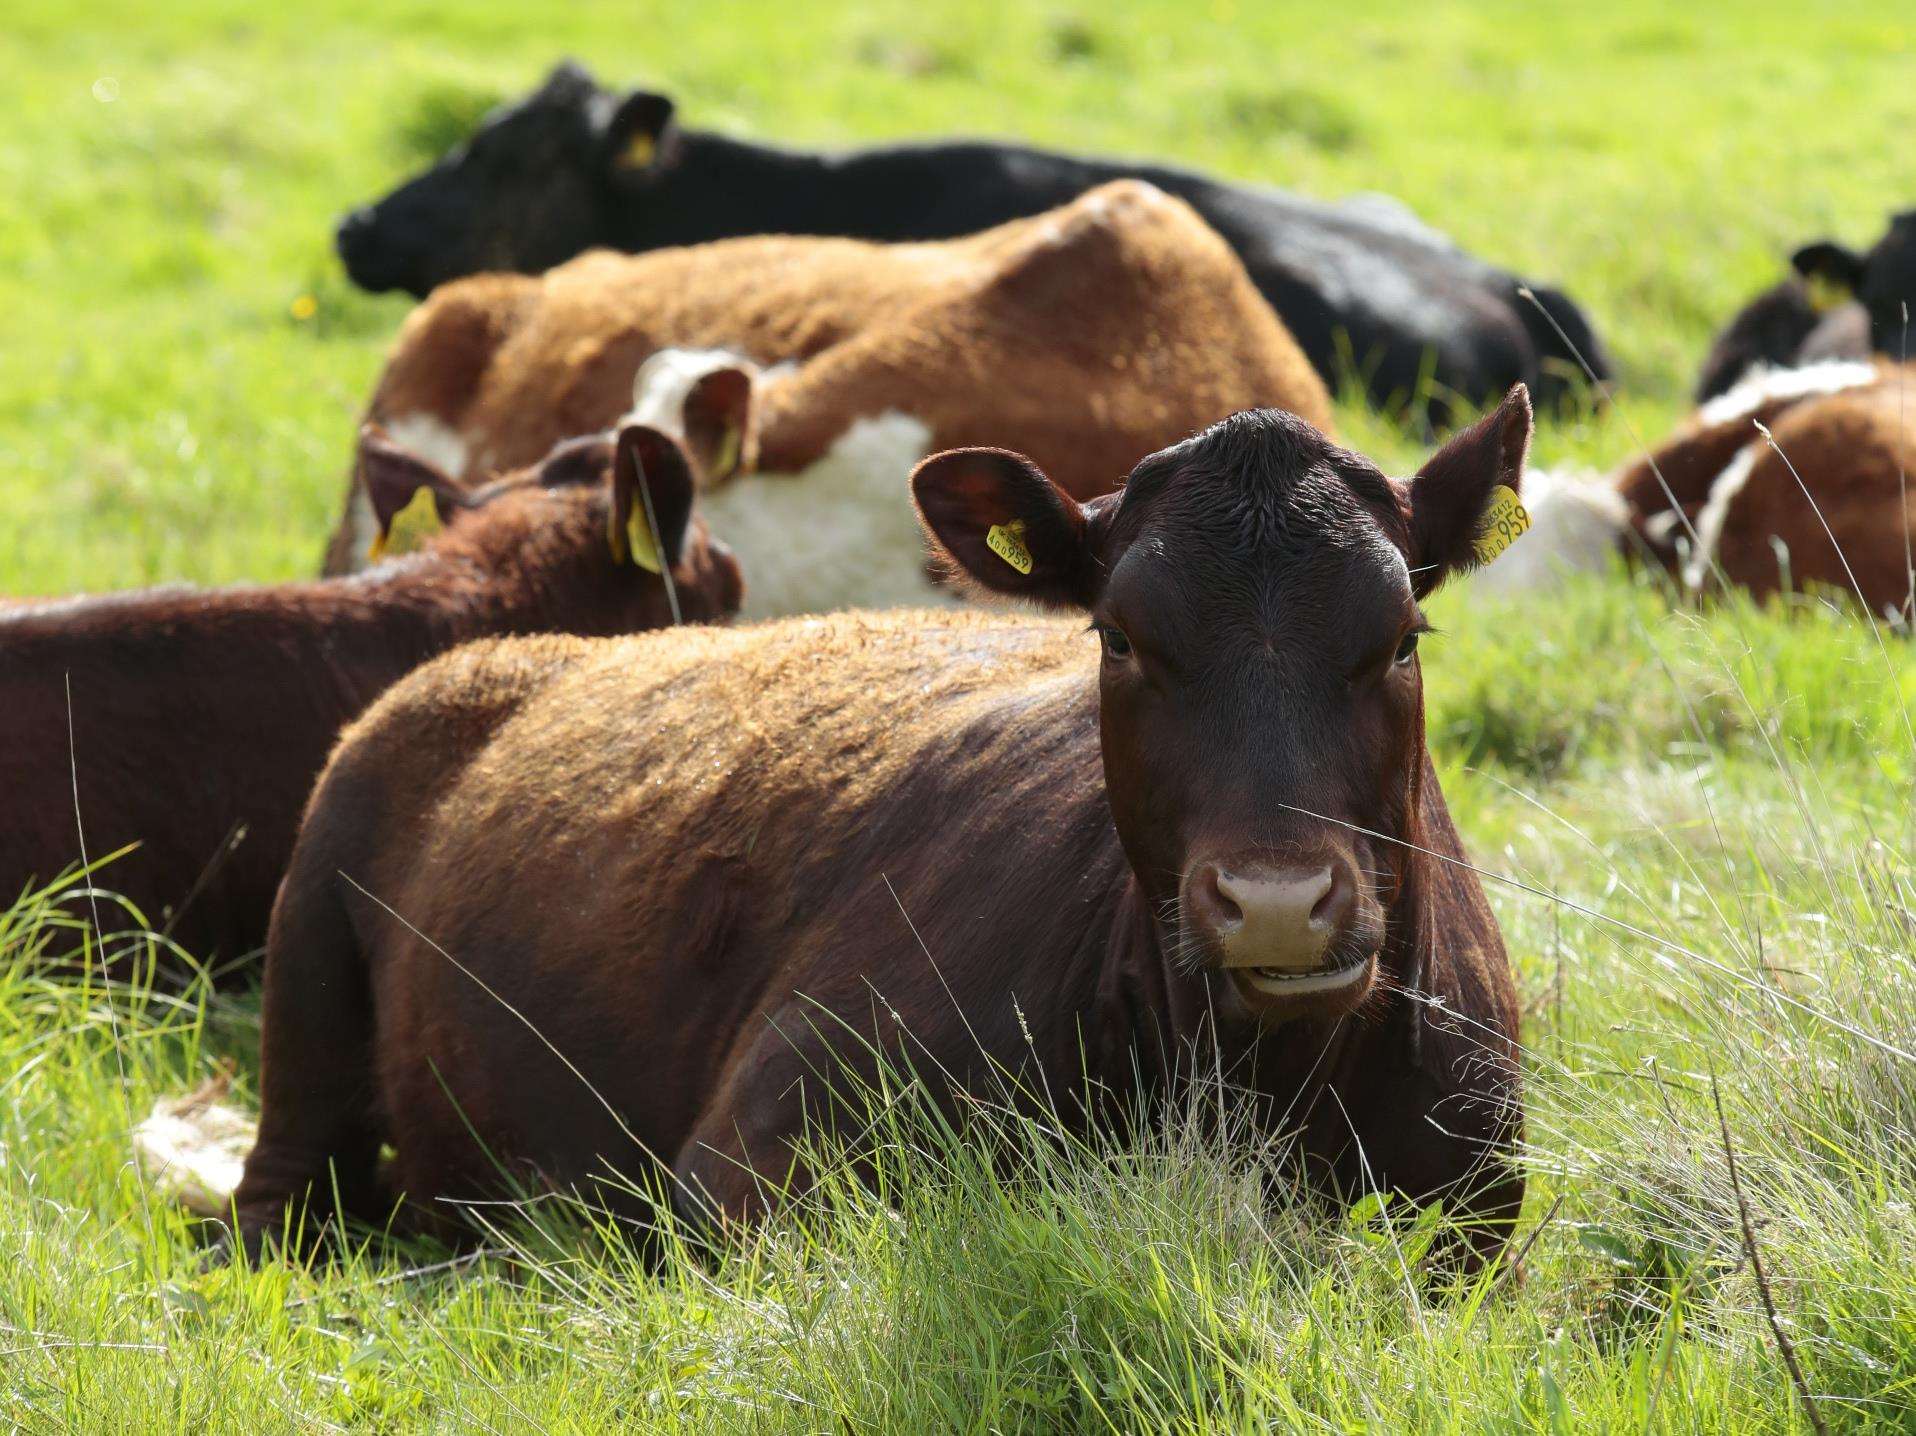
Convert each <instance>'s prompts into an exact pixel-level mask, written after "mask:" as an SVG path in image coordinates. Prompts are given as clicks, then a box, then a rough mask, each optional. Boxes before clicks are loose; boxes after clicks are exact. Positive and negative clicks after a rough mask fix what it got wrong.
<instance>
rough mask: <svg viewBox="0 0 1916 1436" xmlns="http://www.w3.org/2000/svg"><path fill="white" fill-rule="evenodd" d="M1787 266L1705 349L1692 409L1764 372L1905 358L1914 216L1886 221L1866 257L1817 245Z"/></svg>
mask: <svg viewBox="0 0 1916 1436" xmlns="http://www.w3.org/2000/svg"><path fill="white" fill-rule="evenodd" d="M1790 265H1791V267H1792V268H1793V269H1794V270H1795V271H1796V272H1795V273H1794V274H1792V275H1791V276H1790V277H1789V278H1788V279H1786V280H1784V281H1783V282H1782V283H1780V284H1778V285H1776V286H1775V287H1773V288H1771V289H1766V290H1765V291H1764V292H1763V293H1761V294H1759V295H1758V296H1757V297H1756V298H1755V299H1752V300H1751V301H1750V302H1749V303H1748V304H1746V305H1745V306H1744V307H1743V309H1742V310H1741V311H1740V312H1739V313H1738V314H1737V316H1736V317H1735V318H1734V319H1732V320H1731V321H1730V323H1729V325H1728V326H1727V327H1726V328H1725V329H1724V331H1723V332H1722V333H1721V334H1720V335H1718V336H1717V338H1716V341H1715V343H1713V344H1712V345H1711V346H1710V352H1709V355H1708V356H1707V357H1706V358H1705V359H1704V361H1703V371H1702V373H1701V375H1700V376H1699V377H1698V379H1697V386H1696V397H1697V402H1698V403H1704V402H1707V401H1708V400H1710V399H1714V398H1716V397H1717V396H1718V395H1720V394H1725V393H1727V392H1729V390H1730V389H1732V388H1733V387H1735V386H1736V385H1737V384H1739V383H1741V382H1742V381H1743V380H1745V379H1748V378H1750V377H1752V376H1754V375H1756V374H1757V373H1759V372H1761V371H1763V370H1767V369H1801V368H1807V367H1809V366H1811V365H1820V364H1827V363H1830V362H1832V361H1834V360H1842V359H1851V360H1858V359H1868V358H1869V357H1870V356H1871V355H1873V354H1879V355H1883V356H1885V357H1888V358H1893V359H1899V360H1900V359H1905V358H1907V357H1909V352H1910V351H1909V347H1908V340H1909V333H1908V327H1909V312H1910V310H1912V309H1916V210H1909V211H1906V212H1905V213H1903V214H1898V215H1892V216H1891V217H1890V222H1889V229H1888V231H1887V232H1886V233H1885V234H1884V235H1883V237H1882V238H1881V239H1879V240H1878V241H1877V242H1876V244H1875V246H1874V247H1872V248H1871V249H1870V250H1869V251H1868V252H1867V253H1863V254H1858V253H1857V252H1856V251H1855V250H1853V249H1850V248H1848V247H1847V246H1846V245H1842V244H1838V243H1837V242H1836V241H1834V240H1829V239H1824V240H1818V241H1817V242H1816V243H1815V244H1808V245H1805V246H1804V247H1803V248H1801V249H1799V250H1797V251H1796V253H1795V254H1793V255H1792V256H1790Z"/></svg>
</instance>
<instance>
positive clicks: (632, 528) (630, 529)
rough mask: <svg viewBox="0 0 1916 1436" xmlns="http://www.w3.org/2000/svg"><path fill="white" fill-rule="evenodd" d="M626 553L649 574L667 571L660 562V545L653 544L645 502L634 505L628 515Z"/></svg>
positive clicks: (626, 522) (641, 501) (626, 521)
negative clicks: (646, 519) (647, 521)
mask: <svg viewBox="0 0 1916 1436" xmlns="http://www.w3.org/2000/svg"><path fill="white" fill-rule="evenodd" d="M635 497H636V496H635ZM625 551H626V554H627V556H628V557H629V558H631V560H632V562H634V563H635V564H637V565H638V566H639V567H640V568H642V569H644V570H645V571H646V572H647V573H663V572H664V571H665V565H664V564H662V563H660V562H659V550H658V545H656V544H654V543H653V542H652V529H651V527H650V525H648V524H647V523H646V521H645V506H644V500H640V501H639V502H638V503H635V504H633V505H632V512H631V513H630V514H628V515H626V520H625Z"/></svg>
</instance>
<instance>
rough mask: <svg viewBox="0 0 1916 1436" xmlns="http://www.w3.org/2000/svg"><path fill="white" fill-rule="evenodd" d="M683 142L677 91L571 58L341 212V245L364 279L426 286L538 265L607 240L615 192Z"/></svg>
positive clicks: (350, 267)
mask: <svg viewBox="0 0 1916 1436" xmlns="http://www.w3.org/2000/svg"><path fill="white" fill-rule="evenodd" d="M675 142H676V132H675V130H674V128H673V123H672V102H671V101H670V100H669V99H667V98H666V97H665V96H663V95H655V94H650V93H648V92H646V91H643V90H633V91H630V92H628V93H626V94H623V95H619V94H614V93H612V92H610V91H608V90H604V89H601V88H600V87H599V85H598V83H597V82H596V81H594V80H593V78H592V76H591V75H590V74H588V73H587V72H586V71H585V70H584V69H583V68H581V67H580V66H578V65H576V64H573V63H572V62H570V61H567V62H566V63H565V64H562V65H560V66H559V67H558V68H557V69H556V70H554V71H553V72H552V73H551V75H549V76H548V77H547V78H546V82H545V83H544V84H543V85H541V86H540V87H539V88H538V89H537V90H534V91H533V92H532V93H531V94H530V95H528V96H526V97H525V98H524V99H522V100H519V101H518V102H516V103H514V104H510V105H503V106H501V107H500V108H498V109H496V110H494V111H493V112H492V113H491V114H489V115H488V116H486V118H485V120H484V121H483V122H482V123H481V124H480V126H479V129H478V131H477V132H476V133H475V134H474V135H473V136H472V138H471V139H469V140H467V141H466V142H465V143H464V144H461V145H459V146H457V147H456V148H454V149H453V150H452V151H451V152H450V153H449V154H447V155H446V156H445V157H444V158H442V159H441V160H440V161H439V162H438V163H437V164H435V165H434V166H433V167H432V168H431V169H429V170H427V171H426V172H425V173H424V174H421V175H417V176H415V177H414V178H412V179H410V180H408V181H406V183H404V184H402V185H401V186H399V188H398V189H396V190H394V191H393V192H392V193H391V194H389V195H387V196H386V197H385V198H384V199H382V200H380V201H378V202H377V203H375V204H371V205H367V206H364V207H363V208H360V209H356V210H354V211H353V212H352V213H351V214H349V215H347V216H346V217H345V218H344V219H343V220H342V221H340V225H339V234H338V244H339V257H340V258H341V259H342V260H344V261H345V264H346V272H347V273H348V274H349V275H350V276H352V280H353V282H354V283H355V284H357V285H359V286H360V287H361V288H363V289H370V290H374V291H379V290H386V289H403V290H406V291H408V292H410V293H411V294H413V295H414V296H416V297H421V298H423V297H424V296H425V295H426V293H427V292H428V291H429V290H431V289H432V288H433V286H435V285H437V284H442V283H444V282H445V281H446V280H448V279H455V278H457V277H458V276H460V275H462V274H473V273H477V272H479V271H481V270H518V271H521V272H523V273H527V274H537V273H539V272H540V271H541V270H545V269H549V268H551V267H552V266H553V265H555V264H558V263H561V262H562V261H564V260H567V259H570V258H571V257H572V256H573V255H575V254H578V253H579V252H580V251H582V250H586V249H590V248H591V247H592V246H594V245H596V244H605V243H608V242H610V240H611V239H612V228H611V218H610V216H611V215H612V213H613V212H614V211H615V209H616V207H617V204H618V201H619V199H620V198H621V196H622V195H623V194H624V193H625V192H627V191H629V190H631V189H632V188H633V187H635V186H639V185H643V184H645V183H646V182H647V180H648V178H649V176H651V175H652V174H654V173H655V172H657V171H658V170H659V169H660V168H661V167H662V166H663V165H665V164H666V163H668V161H669V158H670V152H671V150H672V148H673V146H674V144H675Z"/></svg>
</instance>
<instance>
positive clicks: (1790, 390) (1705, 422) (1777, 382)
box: [1696, 359, 1882, 428]
mask: <svg viewBox="0 0 1916 1436" xmlns="http://www.w3.org/2000/svg"><path fill="white" fill-rule="evenodd" d="M1881 377H1882V375H1881V374H1879V373H1878V372H1877V370H1876V366H1875V365H1873V364H1864V363H1860V362H1858V361H1855V360H1851V359H1832V360H1830V361H1828V362H1827V363H1823V364H1805V365H1804V366H1803V367H1802V368H1801V369H1769V368H1761V369H1756V370H1753V371H1752V372H1751V373H1750V374H1749V375H1748V376H1747V377H1745V378H1743V379H1741V380H1739V381H1738V382H1737V383H1736V385H1735V386H1734V387H1732V388H1730V389H1727V390H1725V391H1724V392H1723V393H1721V394H1719V395H1717V396H1716V398H1714V399H1712V400H1710V401H1709V402H1708V403H1706V404H1704V405H1703V406H1702V407H1701V408H1699V409H1698V410H1697V411H1696V423H1697V425H1698V426H1699V427H1705V428H1707V427H1711V426H1714V425H1717V424H1728V423H1731V422H1733V421H1735V420H1737V419H1741V418H1743V417H1744V416H1745V415H1748V414H1754V413H1756V412H1757V411H1758V410H1759V409H1761V408H1763V407H1764V406H1765V405H1766V404H1773V403H1776V402H1777V401H1778V400H1783V399H1807V398H1810V397H1812V396H1814V395H1820V394H1835V393H1838V392H1840V391H1842V390H1844V389H1860V388H1862V387H1863V386H1864V385H1866V384H1874V383H1875V382H1876V381H1877V380H1878V379H1880V378H1881Z"/></svg>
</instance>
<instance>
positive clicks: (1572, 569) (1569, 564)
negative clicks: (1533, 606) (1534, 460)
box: [1470, 469, 1630, 594]
mask: <svg viewBox="0 0 1916 1436" xmlns="http://www.w3.org/2000/svg"><path fill="white" fill-rule="evenodd" d="M1523 506H1524V508H1525V509H1527V510H1528V511H1529V513H1530V528H1529V531H1528V532H1526V533H1525V534H1524V535H1523V537H1521V538H1519V539H1518V540H1517V541H1516V542H1515V543H1513V544H1512V545H1511V546H1510V547H1509V548H1507V549H1505V550H1504V552H1503V553H1501V554H1499V555H1498V556H1497V558H1496V561H1495V562H1493V563H1489V564H1486V565H1485V566H1484V567H1483V568H1481V569H1478V570H1477V572H1476V573H1475V574H1473V575H1472V576H1471V580H1470V585H1471V591H1472V592H1473V593H1484V594H1512V593H1530V592H1535V591H1538V590H1548V589H1550V588H1553V587H1555V586H1556V585H1557V584H1558V583H1560V582H1561V581H1562V580H1563V577H1564V575H1565V574H1571V573H1592V572H1598V571H1601V570H1602V569H1603V568H1605V567H1606V566H1608V564H1609V563H1610V560H1611V557H1612V555H1614V554H1615V553H1616V552H1617V547H1618V544H1619V542H1620V540H1621V539H1622V537H1623V532H1624V529H1625V528H1626V527H1627V526H1628V524H1629V519H1630V511H1629V506H1628V505H1627V504H1626V503H1624V501H1623V496H1622V495H1621V494H1619V493H1618V492H1617V491H1616V490H1615V489H1613V488H1612V487H1611V486H1610V485H1609V484H1608V483H1606V482H1605V481H1604V480H1603V479H1602V478H1601V477H1600V476H1599V475H1597V474H1596V473H1594V472H1592V471H1590V470H1587V469H1584V470H1577V471H1573V472H1562V471H1558V470H1552V469H1527V470H1526V471H1525V472H1524V479H1523Z"/></svg>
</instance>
